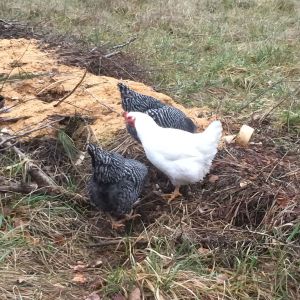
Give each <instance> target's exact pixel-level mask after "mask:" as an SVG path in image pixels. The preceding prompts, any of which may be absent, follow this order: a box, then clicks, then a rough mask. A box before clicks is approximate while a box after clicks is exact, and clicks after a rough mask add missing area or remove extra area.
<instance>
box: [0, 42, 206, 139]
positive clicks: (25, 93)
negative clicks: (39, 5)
mask: <svg viewBox="0 0 300 300" xmlns="http://www.w3.org/2000/svg"><path fill="white" fill-rule="evenodd" d="M0 60H1V62H2V64H1V66H0V75H1V76H2V78H3V76H8V75H9V80H7V81H6V82H4V86H3V89H2V91H1V94H2V95H3V96H4V97H5V99H6V101H5V107H11V109H9V111H8V112H6V113H2V115H3V116H4V115H5V117H6V118H16V117H21V116H22V117H25V116H26V117H27V118H23V119H20V120H18V121H17V122H15V123H11V124H8V125H7V124H5V125H6V127H7V128H8V129H9V130H11V131H12V132H13V133H18V132H21V131H22V130H24V129H25V128H26V129H28V128H32V127H34V126H35V125H36V124H39V123H41V122H45V121H46V120H47V118H48V117H49V116H52V115H68V116H70V115H74V114H75V113H76V114H83V115H86V116H89V117H92V118H94V119H95V121H94V123H93V124H91V128H92V130H93V133H94V135H95V136H96V138H97V139H98V140H100V141H104V140H110V139H112V137H113V136H114V135H115V134H116V133H117V132H118V131H119V130H120V129H123V128H124V120H123V118H122V116H121V113H122V107H121V99H120V93H119V91H118V88H117V83H118V82H119V80H118V79H115V78H112V77H106V76H95V75H93V74H91V73H87V74H86V77H85V79H84V81H83V82H82V84H81V85H80V86H79V87H78V88H77V89H76V91H75V92H74V93H73V94H72V95H71V96H70V97H68V98H67V99H66V100H65V101H64V102H63V103H62V104H61V105H59V106H58V107H54V104H55V103H57V101H58V100H59V99H61V98H62V97H63V96H64V95H65V94H67V93H68V92H70V91H71V90H72V89H73V88H74V87H75V86H76V84H77V83H78V82H79V81H80V79H81V78H82V76H83V73H84V70H83V69H81V68H79V67H72V66H66V65H63V64H61V63H59V59H58V56H57V55H56V54H55V52H54V51H53V50H49V49H48V50H46V51H45V50H44V51H42V50H40V49H39V47H38V41H36V40H33V39H31V40H27V39H10V40H7V39H3V40H0ZM125 82H126V84H127V85H128V86H129V87H131V88H132V89H134V90H136V91H138V92H140V93H143V94H146V95H151V96H153V97H155V98H157V99H159V100H161V101H163V102H165V103H168V104H169V105H173V106H175V107H177V108H179V109H181V110H182V111H184V112H185V113H186V114H187V115H189V116H190V117H191V118H192V119H193V120H194V121H195V122H196V124H197V125H198V127H199V129H202V128H205V127H206V126H207V125H208V123H209V121H208V120H207V119H205V118H198V117H197V116H198V115H199V114H200V113H202V115H203V112H204V111H205V110H204V109H199V108H192V109H186V108H184V107H183V106H182V105H180V104H177V103H175V102H174V101H173V100H172V99H171V98H170V97H168V96H166V95H164V94H161V93H158V92H155V91H153V89H152V88H151V87H148V86H146V85H144V84H142V83H139V82H134V81H125ZM2 84H3V81H2V82H1V85H2ZM95 98H96V99H95ZM97 100H98V101H97ZM99 101H100V102H101V103H103V104H105V105H106V106H108V107H110V108H111V110H109V109H108V108H107V107H105V106H103V105H101V104H99ZM55 132H56V130H55V128H53V127H51V128H47V129H43V130H40V131H37V132H33V133H31V135H30V137H35V136H42V135H54V134H55Z"/></svg>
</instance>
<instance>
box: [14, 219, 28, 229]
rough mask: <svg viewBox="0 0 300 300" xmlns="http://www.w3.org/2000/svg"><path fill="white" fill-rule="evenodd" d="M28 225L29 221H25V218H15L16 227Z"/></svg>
mask: <svg viewBox="0 0 300 300" xmlns="http://www.w3.org/2000/svg"><path fill="white" fill-rule="evenodd" d="M26 225H28V223H25V222H24V221H23V220H21V219H19V218H14V227H15V228H17V227H21V228H22V227H24V226H26Z"/></svg>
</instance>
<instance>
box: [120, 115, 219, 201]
mask: <svg viewBox="0 0 300 300" xmlns="http://www.w3.org/2000/svg"><path fill="white" fill-rule="evenodd" d="M125 119H126V122H127V123H128V124H129V125H130V126H133V127H135V129H136V131H137V134H138V137H139V139H140V140H141V142H142V145H143V148H144V150H145V153H146V156H147V158H148V159H149V161H150V162H151V163H152V164H153V165H154V166H155V167H157V168H158V169H159V170H161V171H162V172H163V173H165V174H166V175H167V176H168V177H169V179H170V181H171V182H172V184H173V185H174V186H175V187H176V188H175V191H174V193H173V194H171V195H166V197H165V198H166V199H168V200H169V201H170V200H172V199H174V198H176V197H177V196H179V195H180V193H179V187H180V186H181V185H186V184H191V183H196V182H199V181H201V180H202V179H203V178H204V176H205V175H206V174H207V173H208V172H209V169H210V167H211V164H212V161H213V159H214V157H215V155H216V153H217V147H218V143H219V141H220V138H221V135H222V124H221V122H220V121H213V122H212V123H211V124H210V125H209V126H208V127H207V128H206V129H205V131H203V132H201V133H190V132H186V131H183V130H179V129H173V128H162V127H160V126H158V125H157V124H156V123H155V121H154V120H153V119H152V118H151V117H149V116H148V115H146V114H144V113H140V112H130V113H125Z"/></svg>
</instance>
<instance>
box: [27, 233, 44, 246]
mask: <svg viewBox="0 0 300 300" xmlns="http://www.w3.org/2000/svg"><path fill="white" fill-rule="evenodd" d="M24 237H25V238H26V241H27V242H28V243H30V244H32V245H34V246H36V245H39V244H40V243H41V239H40V238H35V237H33V236H32V235H31V234H30V233H29V232H28V231H25V232H24Z"/></svg>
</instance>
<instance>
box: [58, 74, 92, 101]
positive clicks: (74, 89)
mask: <svg viewBox="0 0 300 300" xmlns="http://www.w3.org/2000/svg"><path fill="white" fill-rule="evenodd" d="M86 73H87V69H85V71H84V73H83V75H82V77H81V79H80V81H79V82H78V83H77V84H76V85H75V87H74V88H73V89H72V91H70V92H69V93H68V94H67V95H65V96H64V97H63V98H61V99H60V100H59V101H58V102H57V103H55V104H54V105H53V106H54V107H57V106H58V105H60V104H61V103H62V102H63V101H64V100H66V99H67V98H69V97H70V96H71V95H72V94H73V93H74V92H75V91H76V89H77V88H78V87H79V86H80V85H81V83H82V82H83V80H84V78H85V76H86Z"/></svg>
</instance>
